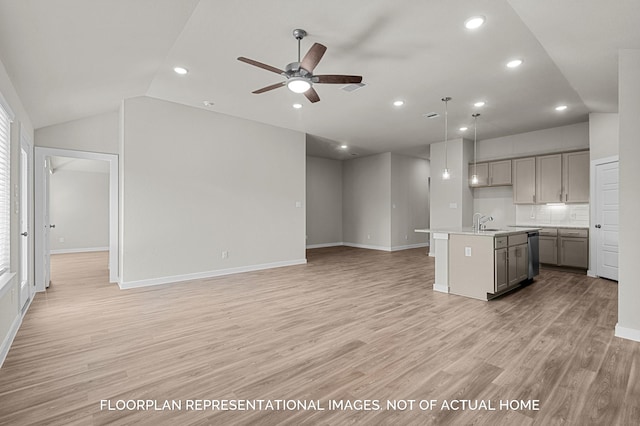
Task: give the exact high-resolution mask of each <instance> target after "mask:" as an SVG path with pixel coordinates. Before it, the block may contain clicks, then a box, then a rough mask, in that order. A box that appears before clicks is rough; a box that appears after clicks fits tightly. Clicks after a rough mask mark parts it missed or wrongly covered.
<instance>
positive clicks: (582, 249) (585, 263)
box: [559, 237, 589, 269]
mask: <svg viewBox="0 0 640 426" xmlns="http://www.w3.org/2000/svg"><path fill="white" fill-rule="evenodd" d="M559 242H560V249H559V250H560V256H559V265H561V266H573V267H574V268H583V269H587V268H588V267H589V239H588V238H576V237H559Z"/></svg>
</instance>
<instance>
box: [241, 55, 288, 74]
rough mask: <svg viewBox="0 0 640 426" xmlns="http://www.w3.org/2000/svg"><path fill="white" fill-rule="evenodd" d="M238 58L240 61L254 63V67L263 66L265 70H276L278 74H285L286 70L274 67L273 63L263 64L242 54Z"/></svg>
mask: <svg viewBox="0 0 640 426" xmlns="http://www.w3.org/2000/svg"><path fill="white" fill-rule="evenodd" d="M238 60H239V61H240V62H244V63H247V64H249V65H253V66H254V67H258V68H262V69H263V70H267V71H271V72H275V73H276V74H284V71H283V70H281V69H279V68H276V67H272V66H271V65H267V64H263V63H262V62H258V61H254V60H253V59H249V58H245V57H244V56H240V57H239V58H238Z"/></svg>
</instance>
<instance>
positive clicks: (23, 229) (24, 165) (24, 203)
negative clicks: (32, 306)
mask: <svg viewBox="0 0 640 426" xmlns="http://www.w3.org/2000/svg"><path fill="white" fill-rule="evenodd" d="M25 148H27V147H25V146H24V144H23V145H22V146H21V149H20V209H19V212H20V268H19V278H20V309H22V308H24V305H25V304H26V303H27V302H28V301H29V298H30V297H31V295H32V294H33V288H32V287H33V286H30V285H29V253H30V252H31V250H30V249H29V246H30V240H31V238H30V234H29V231H30V230H29V204H30V203H29V172H30V167H29V163H30V162H29V159H30V158H29V157H30V156H29V152H28V148H27V149H25Z"/></svg>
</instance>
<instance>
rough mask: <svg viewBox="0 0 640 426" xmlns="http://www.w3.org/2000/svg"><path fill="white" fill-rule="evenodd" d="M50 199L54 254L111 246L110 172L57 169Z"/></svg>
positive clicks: (52, 250)
mask: <svg viewBox="0 0 640 426" xmlns="http://www.w3.org/2000/svg"><path fill="white" fill-rule="evenodd" d="M49 201H50V204H49V205H50V208H49V213H50V218H51V223H54V224H55V225H56V227H55V228H53V229H51V232H50V237H51V245H50V248H51V252H52V253H63V252H80V251H90V250H97V249H102V250H108V249H109V174H108V173H96V172H82V171H73V170H56V171H54V173H53V174H52V175H51V186H50V199H49ZM61 238H63V239H64V241H63V242H61V241H60V239H61Z"/></svg>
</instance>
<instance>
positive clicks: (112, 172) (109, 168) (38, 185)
mask: <svg viewBox="0 0 640 426" xmlns="http://www.w3.org/2000/svg"><path fill="white" fill-rule="evenodd" d="M89 171H91V173H94V172H95V173H103V174H104V175H105V176H103V178H100V176H93V177H91V178H90V179H89V175H86V177H87V181H86V182H82V187H83V188H84V191H85V192H86V191H87V185H88V184H89V182H88V180H96V181H100V180H107V181H108V184H107V186H108V189H107V190H106V191H107V192H108V214H107V216H108V219H107V222H108V238H107V239H106V241H107V245H106V246H104V244H105V243H104V241H105V239H104V235H100V233H101V232H104V230H98V229H96V232H95V233H93V232H92V234H93V235H84V236H81V235H80V234H81V233H82V232H80V233H77V232H76V233H75V234H74V233H73V232H71V230H70V227H68V226H67V227H65V229H61V228H56V224H55V223H53V221H52V220H51V213H52V194H51V190H52V176H53V174H54V173H56V172H57V173H59V175H58V176H56V178H55V179H56V180H62V183H64V181H65V180H67V181H68V182H69V180H70V179H71V180H73V179H74V176H73V175H74V174H76V175H77V174H78V173H89ZM63 175H64V176H63ZM106 176H108V177H107V178H106V179H104V177H106ZM75 178H76V179H77V178H78V176H75ZM58 183H59V182H55V181H54V183H53V185H54V188H55V186H56V185H58ZM76 186H78V185H76ZM35 190H36V191H35V192H36V194H35V201H36V203H35V204H36V205H35V207H36V209H35V210H36V213H35V216H36V217H35V230H36V232H35V283H36V290H37V291H44V290H45V289H46V288H47V287H48V285H49V282H50V276H51V275H50V274H51V264H50V256H51V253H52V250H53V252H54V253H70V252H74V251H96V250H108V251H109V281H110V282H118V245H119V243H118V210H119V209H118V157H117V155H114V154H101V153H93V152H84V151H72V150H64V149H55V148H42V147H36V148H35ZM85 201H86V203H96V202H99V201H97V200H91V196H87V198H86V199H85ZM53 202H54V203H55V204H54V206H53V208H54V211H55V210H56V209H57V210H58V217H59V218H60V217H61V216H60V214H59V212H60V210H61V209H64V200H63V201H60V200H57V199H53ZM85 207H87V209H88V210H91V209H92V208H93V207H96V206H85ZM98 207H99V206H98ZM88 210H87V211H88ZM94 210H95V209H94ZM63 216H64V220H66V221H73V220H74V219H73V214H68V215H63ZM84 219H85V222H86V223H84V225H85V226H84V227H85V233H86V229H87V226H91V223H94V224H95V223H96V221H95V220H94V219H96V218H84ZM75 220H78V219H77V218H76V219H75ZM60 230H63V232H65V233H66V235H58V234H60V232H59V231H60ZM52 236H53V237H54V240H53V244H52V239H51V238H52ZM69 238H70V239H71V240H69ZM65 245H66V246H67V247H69V248H65ZM72 246H73V247H72Z"/></svg>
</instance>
